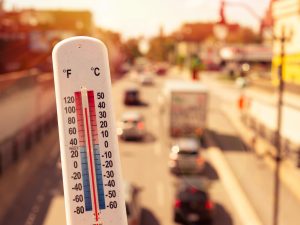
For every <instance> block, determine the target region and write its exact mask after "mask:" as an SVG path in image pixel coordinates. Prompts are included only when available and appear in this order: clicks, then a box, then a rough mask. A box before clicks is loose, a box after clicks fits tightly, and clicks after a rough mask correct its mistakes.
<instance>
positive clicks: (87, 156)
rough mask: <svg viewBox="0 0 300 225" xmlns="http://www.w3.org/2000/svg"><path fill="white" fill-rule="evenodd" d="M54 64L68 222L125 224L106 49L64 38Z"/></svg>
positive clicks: (79, 224) (80, 39)
mask: <svg viewBox="0 0 300 225" xmlns="http://www.w3.org/2000/svg"><path fill="white" fill-rule="evenodd" d="M53 67H54V81H55V93H56V104H57V115H58V127H59V138H60V149H61V162H62V171H63V184H64V195H65V207H66V216H67V225H100V224H101V225H102V224H103V225H126V224H127V218H126V213H125V202H124V198H123V189H122V185H121V171H120V159H119V152H118V143H117V136H116V129H115V124H114V114H113V111H112V97H111V80H110V72H109V64H108V55H107V50H106V47H105V45H104V44H103V43H102V42H101V41H99V40H97V39H94V38H89V37H73V38H69V39H66V40H64V41H62V42H60V43H58V44H57V45H56V46H55V48H54V50H53Z"/></svg>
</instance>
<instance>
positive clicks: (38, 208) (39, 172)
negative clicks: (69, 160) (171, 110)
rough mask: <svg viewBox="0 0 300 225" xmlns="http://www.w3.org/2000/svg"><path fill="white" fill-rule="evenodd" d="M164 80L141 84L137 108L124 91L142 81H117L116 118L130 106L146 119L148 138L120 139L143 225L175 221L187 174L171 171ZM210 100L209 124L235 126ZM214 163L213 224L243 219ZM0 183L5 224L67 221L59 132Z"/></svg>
mask: <svg viewBox="0 0 300 225" xmlns="http://www.w3.org/2000/svg"><path fill="white" fill-rule="evenodd" d="M164 80H165V78H157V79H156V80H155V85H154V86H148V87H142V89H141V91H142V95H141V98H142V100H143V101H144V102H145V103H146V104H145V105H144V106H140V107H133V108H129V107H125V106H124V105H123V104H122V96H123V90H124V89H125V88H126V87H128V86H129V85H133V84H135V85H138V86H139V84H137V83H135V81H133V80H130V79H129V78H128V77H127V78H125V79H122V80H119V81H117V82H115V83H114V86H113V97H114V109H115V113H116V118H117V120H118V119H119V118H120V116H121V114H122V112H124V111H128V110H137V111H140V112H141V113H142V114H143V115H144V116H145V120H146V129H147V137H146V140H145V141H144V142H124V141H120V155H121V163H122V169H123V177H124V179H125V180H127V181H129V182H132V183H134V184H136V185H138V186H139V187H141V188H142V191H141V193H140V199H141V205H142V207H143V209H144V210H143V214H142V215H143V216H142V224H141V225H150V224H151V225H172V224H174V222H173V211H172V209H173V202H174V197H175V196H174V191H175V187H176V184H177V182H178V179H184V177H181V178H178V177H174V176H173V175H171V174H170V173H169V170H168V155H169V146H170V140H169V138H168V136H167V135H166V129H165V126H164V121H163V114H162V112H161V111H160V108H159V104H158V98H159V95H160V92H161V90H162V85H163V82H164ZM211 102H212V105H210V112H209V115H210V125H209V126H210V129H214V130H212V131H213V132H215V133H221V132H223V131H224V130H223V129H225V130H226V129H227V127H228V126H229V128H228V129H232V128H230V124H224V121H225V119H226V118H225V116H224V115H223V116H222V114H220V115H219V114H218V115H216V114H215V108H218V105H219V104H218V102H217V101H214V100H213V101H211ZM220 124H221V126H220ZM223 141H225V142H226V141H228V140H227V139H226V140H225V139H224V140H223ZM221 142H222V141H221ZM220 144H222V143H220ZM232 148H234V147H232ZM205 154H206V151H205V150H204V155H205ZM211 165H212V164H211V163H210V162H208V163H207V170H206V175H207V177H208V178H209V179H210V180H211V188H210V194H211V196H212V199H213V200H214V202H215V220H214V224H215V225H240V224H242V223H241V221H239V217H238V215H237V213H236V210H235V209H234V207H233V206H232V204H231V201H230V198H229V197H228V194H227V193H226V191H225V189H224V185H223V183H222V182H221V180H220V179H219V176H218V172H217V171H216V170H215V169H214V168H213V167H212V166H211ZM0 188H1V191H0V194H1V196H0V197H1V198H0V199H3V200H4V201H1V204H0V205H1V213H2V217H0V221H1V222H0V224H1V225H10V224H13V225H42V224H44V225H50V224H56V225H60V224H61V225H63V224H65V218H64V213H62V209H63V201H62V199H63V196H62V184H61V173H60V168H59V147H58V137H57V132H56V131H55V130H54V131H52V133H51V134H49V137H47V138H45V139H44V140H43V141H41V142H40V143H38V144H37V145H36V146H35V148H34V149H33V150H31V151H30V152H28V155H27V156H26V157H25V158H24V159H22V160H21V162H20V163H19V164H18V165H16V166H15V167H13V168H11V169H10V171H8V172H7V173H6V174H5V176H3V177H1V178H0ZM0 215H1V214H0Z"/></svg>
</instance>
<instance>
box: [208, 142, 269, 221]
mask: <svg viewBox="0 0 300 225" xmlns="http://www.w3.org/2000/svg"><path fill="white" fill-rule="evenodd" d="M207 153H208V157H209V160H210V161H211V162H212V164H213V166H214V168H216V170H217V171H218V174H219V176H220V180H221V182H222V183H223V185H224V188H225V190H226V192H227V194H228V195H229V198H230V199H231V202H232V205H233V207H234V208H235V211H236V212H237V216H238V217H239V219H240V221H242V223H243V224H244V225H263V224H262V222H261V221H260V219H259V217H258V216H257V214H256V212H255V210H254V209H253V207H252V205H251V204H250V202H249V200H248V198H247V196H246V194H245V193H244V191H243V189H242V187H241V186H240V184H239V183H238V181H237V179H236V177H235V175H234V173H233V172H232V169H231V168H230V166H229V164H228V163H227V160H226V159H225V157H224V155H223V153H222V151H221V150H220V149H219V148H217V147H210V148H208V149H207Z"/></svg>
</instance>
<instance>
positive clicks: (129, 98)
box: [124, 87, 141, 105]
mask: <svg viewBox="0 0 300 225" xmlns="http://www.w3.org/2000/svg"><path fill="white" fill-rule="evenodd" d="M140 103H141V101H140V92H139V90H138V89H137V88H134V87H131V88H128V89H126V90H125V92H124V104H125V105H139V104H140Z"/></svg>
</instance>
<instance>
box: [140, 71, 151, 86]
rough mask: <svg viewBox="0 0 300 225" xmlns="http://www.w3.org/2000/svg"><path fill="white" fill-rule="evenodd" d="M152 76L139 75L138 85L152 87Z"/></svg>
mask: <svg viewBox="0 0 300 225" xmlns="http://www.w3.org/2000/svg"><path fill="white" fill-rule="evenodd" d="M153 79H154V78H153V75H152V74H149V73H147V74H141V75H140V83H141V84H142V85H153V83H154V80H153Z"/></svg>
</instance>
